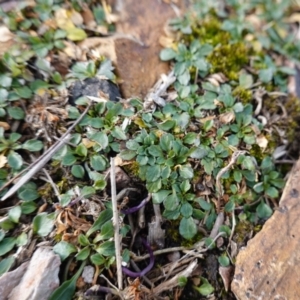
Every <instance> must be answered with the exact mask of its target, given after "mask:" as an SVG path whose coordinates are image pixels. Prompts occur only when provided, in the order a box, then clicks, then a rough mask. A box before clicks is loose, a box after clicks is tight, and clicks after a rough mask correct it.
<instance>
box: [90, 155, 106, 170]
mask: <svg viewBox="0 0 300 300" xmlns="http://www.w3.org/2000/svg"><path fill="white" fill-rule="evenodd" d="M90 162H91V166H92V168H93V169H94V170H96V171H104V170H105V169H106V168H107V161H106V160H105V159H104V157H103V156H102V155H93V156H92V157H91V160H90Z"/></svg>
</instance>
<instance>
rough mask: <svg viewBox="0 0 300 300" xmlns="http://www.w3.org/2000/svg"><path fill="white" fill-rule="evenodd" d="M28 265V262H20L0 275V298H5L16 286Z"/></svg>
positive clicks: (4, 299)
mask: <svg viewBox="0 0 300 300" xmlns="http://www.w3.org/2000/svg"><path fill="white" fill-rule="evenodd" d="M27 266H28V262H25V263H23V264H21V265H20V266H19V267H18V268H17V269H15V270H14V271H11V272H7V273H4V274H3V275H2V276H0V300H6V299H7V297H8V295H9V294H10V293H11V291H12V289H13V288H14V287H16V286H17V285H18V284H19V283H20V281H21V279H22V277H23V275H24V273H25V271H26V269H27Z"/></svg>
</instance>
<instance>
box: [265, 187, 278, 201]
mask: <svg viewBox="0 0 300 300" xmlns="http://www.w3.org/2000/svg"><path fill="white" fill-rule="evenodd" d="M265 193H266V195H268V196H269V197H271V198H274V199H275V198H278V197H279V192H278V190H277V189H276V188H275V187H273V186H270V187H268V188H267V189H266V190H265Z"/></svg>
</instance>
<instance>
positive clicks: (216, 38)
mask: <svg viewBox="0 0 300 300" xmlns="http://www.w3.org/2000/svg"><path fill="white" fill-rule="evenodd" d="M221 26H222V23H220V21H219V20H218V19H217V18H214V17H210V18H206V19H205V20H204V21H202V22H201V23H200V24H196V25H194V26H192V30H193V34H192V35H191V36H192V37H193V38H194V39H195V38H196V39H200V41H201V43H203V44H205V43H207V44H210V45H212V46H217V45H218V44H228V43H229V41H230V33H229V32H227V31H223V30H222V29H221Z"/></svg>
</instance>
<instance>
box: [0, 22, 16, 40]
mask: <svg viewBox="0 0 300 300" xmlns="http://www.w3.org/2000/svg"><path fill="white" fill-rule="evenodd" d="M13 38H14V35H13V34H12V33H11V32H10V30H9V29H8V28H7V27H6V26H4V25H1V26H0V42H8V41H10V40H11V39H13Z"/></svg>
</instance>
